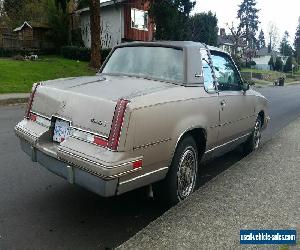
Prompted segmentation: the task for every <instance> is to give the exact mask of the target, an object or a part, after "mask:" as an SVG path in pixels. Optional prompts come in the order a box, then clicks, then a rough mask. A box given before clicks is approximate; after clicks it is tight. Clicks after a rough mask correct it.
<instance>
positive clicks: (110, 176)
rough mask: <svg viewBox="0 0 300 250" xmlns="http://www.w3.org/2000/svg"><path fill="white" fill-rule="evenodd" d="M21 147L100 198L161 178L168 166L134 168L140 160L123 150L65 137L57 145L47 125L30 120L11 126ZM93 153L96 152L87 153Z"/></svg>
mask: <svg viewBox="0 0 300 250" xmlns="http://www.w3.org/2000/svg"><path fill="white" fill-rule="evenodd" d="M15 132H16V135H17V136H18V137H19V139H20V144H21V148H22V150H23V151H24V152H25V153H26V154H28V155H29V156H30V157H31V159H32V161H33V162H38V163H40V164H41V165H42V166H44V167H45V168H46V169H48V170H49V171H51V172H52V173H54V174H56V175H58V176H61V177H63V178H64V179H66V180H68V181H69V183H71V184H76V185H79V186H81V187H83V188H86V189H87V190H90V191H92V192H94V193H96V194H98V195H100V196H102V197H111V196H115V195H119V194H122V193H125V192H128V191H131V190H134V189H137V188H140V187H142V186H146V185H149V184H151V183H154V182H156V181H159V180H161V179H163V178H165V176H166V174H167V171H168V167H161V165H162V164H163V163H160V164H159V165H150V166H147V167H145V166H144V165H142V166H141V167H138V168H134V167H133V163H135V162H136V161H138V160H143V156H138V157H135V156H133V155H129V157H128V154H127V153H124V152H113V151H108V150H106V149H104V148H101V147H97V146H95V145H91V144H89V143H86V142H84V141H80V140H77V139H74V138H69V139H68V140H65V141H64V142H63V143H61V144H58V143H56V142H53V141H51V139H49V138H50V137H49V128H46V127H43V126H40V125H38V124H35V123H33V122H30V121H23V122H21V123H19V124H18V125H17V126H16V127H15ZM93 151H94V152H96V153H97V154H90V152H92V153H93Z"/></svg>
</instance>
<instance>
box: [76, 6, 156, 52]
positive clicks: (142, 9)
mask: <svg viewBox="0 0 300 250" xmlns="http://www.w3.org/2000/svg"><path fill="white" fill-rule="evenodd" d="M100 8H101V10H100V13H101V18H100V22H101V23H100V26H101V43H102V44H101V45H102V47H103V48H112V47H114V46H116V45H118V44H120V43H122V42H125V41H126V42H127V41H151V40H153V37H154V23H153V21H152V20H151V18H150V17H149V15H148V10H149V8H150V0H112V1H106V2H103V1H100ZM77 13H78V14H80V20H81V34H82V40H83V43H84V45H85V47H88V48H90V47H91V32H90V11H89V8H84V9H81V10H79V11H78V12H77Z"/></svg>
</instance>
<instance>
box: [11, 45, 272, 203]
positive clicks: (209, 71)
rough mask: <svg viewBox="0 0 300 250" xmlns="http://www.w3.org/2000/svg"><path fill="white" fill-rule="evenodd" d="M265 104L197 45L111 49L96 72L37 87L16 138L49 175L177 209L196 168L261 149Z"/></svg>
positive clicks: (218, 57)
mask: <svg viewBox="0 0 300 250" xmlns="http://www.w3.org/2000/svg"><path fill="white" fill-rule="evenodd" d="M268 119H269V118H268V113H267V100H266V98H264V97H263V96H262V95H261V94H259V93H257V92H256V91H254V90H252V89H249V85H248V84H246V83H244V82H243V80H242V79H241V77H240V74H239V71H238V69H237V68H236V66H235V65H234V62H233V61H232V59H231V57H230V56H229V55H228V54H227V53H225V52H223V51H220V50H219V49H217V48H213V47H207V46H206V45H204V44H201V43H193V42H153V43H129V44H122V45H121V46H118V47H116V48H114V50H113V51H112V53H111V54H110V56H109V57H108V59H107V60H106V62H105V63H104V65H103V67H102V68H101V70H100V72H99V74H97V75H96V76H92V77H78V78H67V79H58V80H54V81H46V82H41V83H38V84H35V85H34V87H33V90H32V94H31V97H30V100H29V103H28V108H27V111H26V114H25V118H24V120H23V121H21V122H20V123H19V124H18V125H17V126H16V127H15V131H16V134H17V136H18V137H19V138H20V142H21V146H22V149H23V150H24V151H25V152H26V153H27V154H28V155H29V156H30V157H31V159H32V161H34V162H39V163H40V164H41V165H42V166H44V167H46V168H47V169H48V170H50V171H51V172H53V173H55V174H57V175H59V176H61V177H63V178H65V179H67V180H68V181H69V182H70V183H72V184H77V185H80V186H82V187H84V188H86V189H88V190H90V191H92V192H95V193H97V194H99V195H101V196H104V197H109V196H114V195H119V194H122V193H124V192H127V191H130V190H133V189H136V188H139V187H143V186H149V187H153V190H154V194H155V196H156V197H157V198H160V199H162V200H163V201H165V202H168V203H172V204H174V203H177V202H179V201H181V200H183V199H185V198H186V197H188V196H189V195H190V194H191V193H192V192H193V191H194V189H195V186H196V182H197V178H198V169H199V167H200V166H201V163H202V162H204V161H206V160H208V159H210V158H212V157H216V156H219V155H221V154H224V153H225V152H228V151H229V150H232V149H234V148H235V147H236V146H237V145H240V144H242V145H243V147H244V150H245V152H246V153H249V152H251V151H253V150H255V149H257V148H258V146H259V143H260V138H261V130H262V129H263V128H265V127H266V126H267V123H268Z"/></svg>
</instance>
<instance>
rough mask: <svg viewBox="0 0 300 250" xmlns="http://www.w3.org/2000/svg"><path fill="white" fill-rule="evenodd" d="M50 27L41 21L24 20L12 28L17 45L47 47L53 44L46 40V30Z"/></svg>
mask: <svg viewBox="0 0 300 250" xmlns="http://www.w3.org/2000/svg"><path fill="white" fill-rule="evenodd" d="M49 30H50V28H49V27H48V26H47V25H45V24H42V23H35V22H30V23H29V22H24V23H23V24H22V25H21V26H19V27H17V28H15V29H14V32H15V34H16V35H17V39H18V40H19V47H21V48H24V49H48V48H53V44H52V43H51V42H49V41H48V40H47V32H48V31H49Z"/></svg>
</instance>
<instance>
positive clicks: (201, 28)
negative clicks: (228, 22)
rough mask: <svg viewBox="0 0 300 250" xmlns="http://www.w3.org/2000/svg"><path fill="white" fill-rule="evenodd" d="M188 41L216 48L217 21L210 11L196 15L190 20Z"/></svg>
mask: <svg viewBox="0 0 300 250" xmlns="http://www.w3.org/2000/svg"><path fill="white" fill-rule="evenodd" d="M189 23H190V24H189V26H190V30H191V37H190V40H192V41H195V42H202V43H206V44H209V45H213V46H216V45H217V42H218V19H217V17H216V15H215V14H213V13H212V12H211V11H209V12H208V13H205V12H203V13H198V14H195V15H194V16H192V17H191V18H190V22H189Z"/></svg>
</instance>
